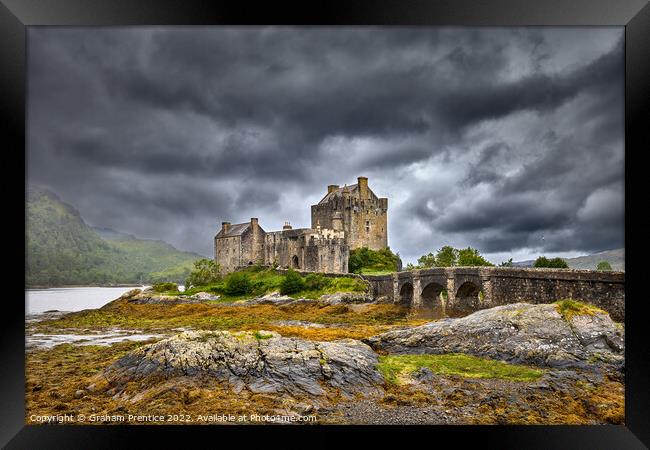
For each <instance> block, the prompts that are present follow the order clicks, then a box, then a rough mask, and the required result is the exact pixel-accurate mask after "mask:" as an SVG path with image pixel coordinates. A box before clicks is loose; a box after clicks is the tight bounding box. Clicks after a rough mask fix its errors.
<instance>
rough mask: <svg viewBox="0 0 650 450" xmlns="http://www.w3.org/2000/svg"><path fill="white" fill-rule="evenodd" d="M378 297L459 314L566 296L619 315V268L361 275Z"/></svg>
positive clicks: (442, 313) (446, 270)
mask: <svg viewBox="0 0 650 450" xmlns="http://www.w3.org/2000/svg"><path fill="white" fill-rule="evenodd" d="M363 278H364V279H366V280H368V282H369V283H370V285H371V288H372V291H373V295H374V296H375V297H376V298H379V297H383V298H385V299H387V300H389V301H392V302H394V303H400V304H403V305H406V306H410V307H412V308H415V309H424V310H427V309H428V310H432V311H433V312H434V314H437V315H440V316H449V317H454V316H462V315H467V314H468V313H471V312H473V311H476V310H479V309H484V308H491V307H493V306H498V305H504V304H509V303H518V302H527V303H552V302H554V301H556V300H562V299H566V298H572V299H576V300H581V301H584V302H587V303H591V304H593V305H594V306H597V307H599V308H602V309H604V310H605V311H607V312H609V314H610V316H611V317H612V319H613V320H616V321H619V322H622V321H623V320H624V318H625V273H624V272H604V271H595V270H572V269H531V268H518V267H437V268H431V269H422V270H413V271H408V272H397V273H393V274H389V275H363Z"/></svg>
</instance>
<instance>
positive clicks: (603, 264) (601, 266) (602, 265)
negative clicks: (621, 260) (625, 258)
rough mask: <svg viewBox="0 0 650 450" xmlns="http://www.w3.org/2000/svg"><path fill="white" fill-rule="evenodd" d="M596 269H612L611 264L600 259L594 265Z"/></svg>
mask: <svg viewBox="0 0 650 450" xmlns="http://www.w3.org/2000/svg"><path fill="white" fill-rule="evenodd" d="M596 270H605V271H610V270H612V265H611V264H610V263H608V262H607V261H601V262H599V263H598V265H597V266H596Z"/></svg>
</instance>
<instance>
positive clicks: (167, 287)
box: [151, 283, 178, 292]
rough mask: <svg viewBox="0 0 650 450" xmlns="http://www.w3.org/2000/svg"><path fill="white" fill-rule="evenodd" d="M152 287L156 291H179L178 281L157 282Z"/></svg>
mask: <svg viewBox="0 0 650 450" xmlns="http://www.w3.org/2000/svg"><path fill="white" fill-rule="evenodd" d="M151 288H152V289H153V290H154V291H156V292H167V291H177V292H178V285H177V284H176V283H156V284H154V285H153V286H151Z"/></svg>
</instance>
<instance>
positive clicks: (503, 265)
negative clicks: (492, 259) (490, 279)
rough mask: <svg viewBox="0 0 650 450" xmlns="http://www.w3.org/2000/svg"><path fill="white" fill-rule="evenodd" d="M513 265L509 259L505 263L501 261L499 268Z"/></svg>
mask: <svg viewBox="0 0 650 450" xmlns="http://www.w3.org/2000/svg"><path fill="white" fill-rule="evenodd" d="M513 266H514V264H513V263H512V258H510V259H509V260H507V261H503V262H502V263H501V264H499V267H513Z"/></svg>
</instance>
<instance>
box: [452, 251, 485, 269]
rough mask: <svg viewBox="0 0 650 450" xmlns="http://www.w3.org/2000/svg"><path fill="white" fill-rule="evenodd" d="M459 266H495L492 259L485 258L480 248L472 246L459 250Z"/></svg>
mask: <svg viewBox="0 0 650 450" xmlns="http://www.w3.org/2000/svg"><path fill="white" fill-rule="evenodd" d="M456 265H458V266H465V267H467V266H493V265H494V264H492V263H491V262H490V261H488V260H487V259H485V258H483V257H482V256H481V255H480V254H479V252H478V250H476V249H475V248H472V247H467V248H464V249H462V250H458V262H457V263H456Z"/></svg>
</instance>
